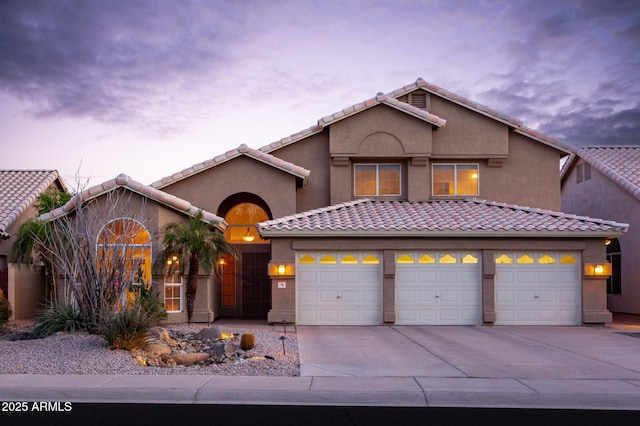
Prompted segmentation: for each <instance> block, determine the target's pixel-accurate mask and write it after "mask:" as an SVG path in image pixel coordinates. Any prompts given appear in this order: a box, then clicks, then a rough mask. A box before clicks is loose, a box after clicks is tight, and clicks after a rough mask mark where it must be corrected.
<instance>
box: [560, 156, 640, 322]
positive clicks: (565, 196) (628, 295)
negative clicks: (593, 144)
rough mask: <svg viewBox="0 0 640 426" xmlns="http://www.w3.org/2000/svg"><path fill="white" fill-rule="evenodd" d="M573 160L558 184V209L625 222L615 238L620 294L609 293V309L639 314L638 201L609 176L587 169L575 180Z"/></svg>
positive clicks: (639, 245) (639, 243) (639, 249)
mask: <svg viewBox="0 0 640 426" xmlns="http://www.w3.org/2000/svg"><path fill="white" fill-rule="evenodd" d="M583 163H584V162H583V161H582V160H579V161H578V162H576V164H575V165H574V166H573V168H572V169H571V171H570V172H569V173H568V174H567V176H566V177H565V179H564V182H563V185H562V210H563V211H565V212H566V213H573V214H578V215H584V216H590V217H599V218H603V219H607V220H614V221H616V222H622V223H628V224H629V230H628V231H627V232H626V233H625V234H624V235H623V236H621V237H618V241H619V243H620V250H621V253H622V255H621V268H622V274H621V280H622V294H620V295H609V296H608V297H607V298H608V306H609V309H610V310H611V311H613V312H622V313H632V314H640V200H638V199H637V198H635V197H633V196H632V195H631V194H630V193H629V192H628V191H626V190H625V189H623V188H622V187H620V186H619V185H618V184H616V183H615V182H613V181H612V180H611V179H609V178H608V177H606V176H605V175H603V174H602V173H600V172H599V171H598V170H597V169H596V168H594V167H592V168H591V179H589V180H585V181H583V182H581V183H579V184H578V183H577V178H576V173H577V172H576V170H577V167H576V166H577V165H579V164H583Z"/></svg>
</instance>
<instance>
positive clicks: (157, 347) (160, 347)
mask: <svg viewBox="0 0 640 426" xmlns="http://www.w3.org/2000/svg"><path fill="white" fill-rule="evenodd" d="M142 350H143V351H145V352H148V353H151V354H156V355H168V354H170V353H171V348H170V347H169V346H167V345H165V344H164V343H159V342H153V343H148V344H147V345H145V346H144V348H142Z"/></svg>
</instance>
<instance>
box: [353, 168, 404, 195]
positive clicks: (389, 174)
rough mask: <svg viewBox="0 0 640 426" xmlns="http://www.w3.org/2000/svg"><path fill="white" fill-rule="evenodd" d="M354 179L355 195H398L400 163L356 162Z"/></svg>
mask: <svg viewBox="0 0 640 426" xmlns="http://www.w3.org/2000/svg"><path fill="white" fill-rule="evenodd" d="M354 180H355V183H354V188H355V189H354V192H355V195H357V196H367V195H373V196H376V195H400V164H356V165H355V166H354Z"/></svg>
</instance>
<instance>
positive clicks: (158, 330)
mask: <svg viewBox="0 0 640 426" xmlns="http://www.w3.org/2000/svg"><path fill="white" fill-rule="evenodd" d="M147 336H149V337H151V338H156V339H159V340H162V341H164V342H170V341H171V337H170V336H169V331H168V330H167V329H166V328H164V327H151V328H150V329H149V331H147Z"/></svg>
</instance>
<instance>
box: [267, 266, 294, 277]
mask: <svg viewBox="0 0 640 426" xmlns="http://www.w3.org/2000/svg"><path fill="white" fill-rule="evenodd" d="M295 269H296V267H295V264H293V263H269V276H270V277H293V276H294V275H295V274H296V273H295Z"/></svg>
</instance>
